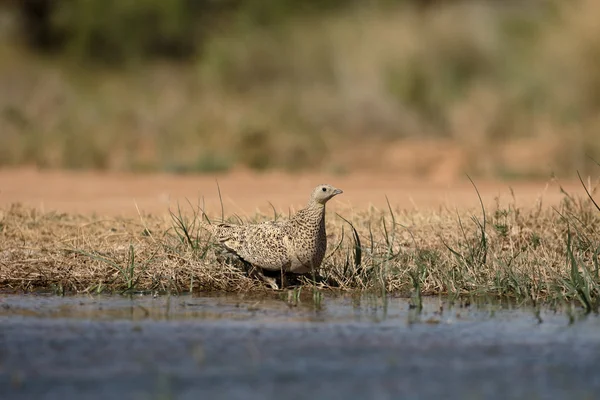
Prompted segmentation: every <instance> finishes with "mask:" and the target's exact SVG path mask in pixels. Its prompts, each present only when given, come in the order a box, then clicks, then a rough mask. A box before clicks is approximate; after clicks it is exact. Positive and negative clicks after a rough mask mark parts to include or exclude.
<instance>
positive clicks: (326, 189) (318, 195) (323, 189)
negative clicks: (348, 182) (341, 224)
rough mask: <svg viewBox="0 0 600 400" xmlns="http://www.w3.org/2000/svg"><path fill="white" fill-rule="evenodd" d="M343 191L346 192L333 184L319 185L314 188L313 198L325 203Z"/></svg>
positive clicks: (315, 200)
mask: <svg viewBox="0 0 600 400" xmlns="http://www.w3.org/2000/svg"><path fill="white" fill-rule="evenodd" d="M341 193H344V192H343V191H342V190H341V189H337V188H335V187H333V186H331V185H319V186H317V187H316V188H315V189H314V190H313V192H312V195H311V200H312V201H314V202H316V203H319V204H323V205H324V204H325V203H327V202H328V201H329V199H331V198H332V197H333V196H337V195H338V194H341Z"/></svg>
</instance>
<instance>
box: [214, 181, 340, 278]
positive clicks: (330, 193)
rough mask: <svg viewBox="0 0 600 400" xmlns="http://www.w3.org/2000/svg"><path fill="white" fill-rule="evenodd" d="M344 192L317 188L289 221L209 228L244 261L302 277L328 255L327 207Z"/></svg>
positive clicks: (218, 239)
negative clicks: (326, 253)
mask: <svg viewBox="0 0 600 400" xmlns="http://www.w3.org/2000/svg"><path fill="white" fill-rule="evenodd" d="M340 193H342V191H341V190H340V189H336V188H335V187H333V186H331V185H319V186H317V187H316V188H315V189H314V190H313V192H312V194H311V196H310V199H309V201H308V205H307V206H306V208H304V209H302V210H300V211H298V212H297V213H296V214H295V215H293V216H292V217H291V218H290V219H289V220H286V221H268V222H263V223H259V224H249V225H236V224H228V223H219V224H213V225H206V228H207V229H208V230H209V231H210V232H211V233H212V234H213V236H214V237H215V238H216V240H217V241H218V242H219V244H220V245H222V246H223V247H225V249H226V250H227V251H229V252H231V253H233V254H235V255H236V256H238V257H239V258H241V259H242V260H243V261H245V262H247V263H249V264H251V265H252V266H254V267H258V268H261V269H264V270H269V271H283V272H293V273H297V274H303V273H307V272H311V271H313V270H314V269H316V268H318V267H319V266H320V265H321V262H322V261H323V257H324V256H325V250H326V249H327V237H326V233H325V204H326V203H327V201H329V200H330V199H331V198H332V197H334V196H336V195H338V194H340Z"/></svg>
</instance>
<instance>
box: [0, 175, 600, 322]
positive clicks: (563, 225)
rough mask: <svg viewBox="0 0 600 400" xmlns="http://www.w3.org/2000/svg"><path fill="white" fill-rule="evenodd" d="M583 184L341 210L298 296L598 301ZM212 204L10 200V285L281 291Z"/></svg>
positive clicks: (596, 216) (6, 219)
mask: <svg viewBox="0 0 600 400" xmlns="http://www.w3.org/2000/svg"><path fill="white" fill-rule="evenodd" d="M582 182H583V181H582ZM584 187H585V193H586V194H585V195H584V196H581V197H578V196H575V195H573V194H571V193H567V192H564V199H563V201H562V203H561V204H560V206H558V207H544V206H543V203H542V200H541V199H540V201H539V202H538V203H537V204H536V205H528V206H527V207H522V206H518V205H517V204H516V203H515V202H514V201H512V202H510V203H509V204H507V205H501V204H499V203H498V204H497V205H496V206H495V207H494V208H493V209H491V210H488V209H485V208H484V207H483V203H482V206H481V209H480V210H476V211H475V212H467V211H462V210H450V209H440V210H437V211H411V210H400V209H397V208H394V207H393V206H392V205H391V204H388V207H387V209H376V208H369V209H365V210H352V209H347V210H342V211H339V215H332V214H330V215H328V218H327V229H328V233H329V253H328V255H327V256H326V259H325V261H324V262H323V265H322V266H321V268H320V270H319V271H318V275H319V277H320V279H317V280H313V279H311V277H301V278H300V279H299V281H300V283H301V286H299V287H295V288H292V291H291V292H289V293H288V294H287V297H288V300H290V301H292V302H293V301H294V299H296V300H297V298H298V297H299V296H300V293H301V292H302V291H303V289H302V287H305V289H304V292H306V291H307V290H311V288H312V295H313V298H314V299H313V300H314V301H315V302H317V303H318V302H319V301H320V297H319V296H321V295H322V294H321V292H322V291H323V290H341V291H361V292H372V293H375V294H381V295H385V294H394V295H402V296H410V297H411V299H412V300H411V302H412V306H413V307H414V308H417V309H418V308H420V307H421V306H422V297H423V296H431V295H446V296H449V297H450V298H461V297H464V296H493V297H497V298H501V299H516V300H519V301H528V302H531V303H533V304H541V303H557V302H559V303H560V302H567V301H568V302H576V303H578V304H579V305H581V307H583V308H584V309H585V310H586V311H588V312H592V311H594V312H597V311H598V309H599V305H600V260H599V255H600V239H599V238H600V236H599V234H600V209H599V208H598V206H597V204H596V203H597V202H595V201H594V190H593V189H591V188H588V187H586V186H585V185H584ZM201 210H202V205H201V204H198V205H192V204H191V203H189V204H187V205H186V206H185V207H180V208H178V209H177V210H173V211H172V212H171V214H170V215H168V216H162V217H160V216H150V215H141V216H140V217H139V218H138V219H103V218H99V217H89V216H77V215H70V214H60V213H53V212H48V213H41V212H39V211H38V210H36V209H30V208H25V207H22V206H19V205H16V204H15V205H12V206H10V207H8V208H5V209H2V210H0V266H1V269H0V290H4V291H7V290H8V291H36V290H46V291H48V290H51V291H54V292H55V293H57V294H64V293H71V292H77V293H101V292H111V293H112V292H119V293H121V292H136V291H144V292H154V293H156V292H159V293H164V292H168V293H183V292H208V291H228V292H271V291H272V289H268V288H267V287H266V286H265V285H264V284H263V283H262V281H260V280H258V279H255V278H251V277H249V276H248V275H247V273H246V272H245V271H244V270H243V269H241V268H238V267H236V266H235V265H234V264H231V263H229V262H228V261H224V260H221V259H220V258H219V253H218V252H215V248H214V247H213V245H212V243H211V241H210V237H209V236H208V234H207V232H206V231H205V230H204V229H202V227H201V225H202V224H203V223H206V221H207V216H206V215H204V213H203V212H202V211H201ZM220 213H223V214H222V215H226V212H224V210H220ZM220 213H219V214H220ZM275 217H277V213H276V212H275ZM271 218H273V216H267V215H253V216H250V217H244V218H241V217H239V216H234V217H232V218H231V220H233V221H236V222H238V221H239V220H240V219H242V220H244V221H248V222H254V221H262V220H267V219H271ZM214 219H216V220H219V219H220V215H217V216H216V217H215V218H214ZM284 293H285V292H284Z"/></svg>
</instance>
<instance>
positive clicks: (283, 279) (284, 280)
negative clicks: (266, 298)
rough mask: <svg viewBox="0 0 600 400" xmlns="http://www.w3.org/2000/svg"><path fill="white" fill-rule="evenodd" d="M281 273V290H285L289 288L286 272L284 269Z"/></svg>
mask: <svg viewBox="0 0 600 400" xmlns="http://www.w3.org/2000/svg"><path fill="white" fill-rule="evenodd" d="M280 271H281V288H282V289H285V287H286V286H287V282H286V279H285V271H284V270H283V267H282V268H281V269H280Z"/></svg>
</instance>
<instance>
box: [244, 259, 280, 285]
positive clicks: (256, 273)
mask: <svg viewBox="0 0 600 400" xmlns="http://www.w3.org/2000/svg"><path fill="white" fill-rule="evenodd" d="M248 275H249V276H251V277H253V278H258V279H260V280H261V281H263V282H264V283H266V284H267V285H268V286H269V287H270V288H271V289H275V290H278V289H279V287H278V286H277V282H276V281H275V278H270V277H267V276H265V274H264V273H263V271H262V269H261V268H258V267H255V266H254V265H252V266H251V269H250V271H249V272H248Z"/></svg>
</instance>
